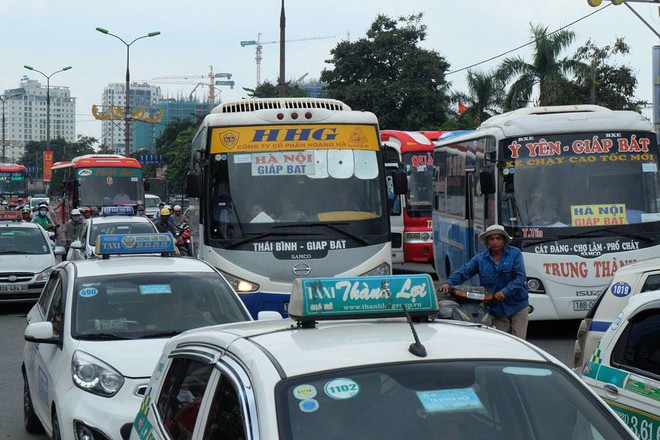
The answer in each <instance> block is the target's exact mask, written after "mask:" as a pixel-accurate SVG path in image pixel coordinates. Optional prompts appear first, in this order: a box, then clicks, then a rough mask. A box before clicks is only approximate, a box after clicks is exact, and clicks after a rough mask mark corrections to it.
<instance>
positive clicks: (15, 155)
mask: <svg viewBox="0 0 660 440" xmlns="http://www.w3.org/2000/svg"><path fill="white" fill-rule="evenodd" d="M46 92H47V88H46V86H45V85H42V84H41V83H40V82H39V81H37V80H34V79H30V78H29V77H28V76H23V78H21V80H20V83H19V87H18V88H15V89H9V90H5V92H4V96H7V97H11V98H8V99H7V101H6V102H5V106H4V107H5V115H4V116H5V123H4V129H5V133H4V138H5V142H6V156H7V161H9V162H16V161H17V160H18V159H19V158H20V157H21V156H22V155H23V150H24V147H25V144H26V143H27V142H29V141H46V137H47V130H46V121H47V120H49V119H50V138H51V139H57V138H64V140H66V141H67V142H75V140H76V98H72V97H71V91H70V90H69V88H68V87H62V86H53V85H51V86H50V93H49V95H50V118H48V116H47V113H46V110H47V107H48V106H47V104H46V98H47V93H46ZM0 117H1V115H0Z"/></svg>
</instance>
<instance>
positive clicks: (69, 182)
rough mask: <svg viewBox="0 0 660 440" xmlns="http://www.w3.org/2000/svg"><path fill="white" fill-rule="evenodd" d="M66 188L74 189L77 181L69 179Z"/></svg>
mask: <svg viewBox="0 0 660 440" xmlns="http://www.w3.org/2000/svg"><path fill="white" fill-rule="evenodd" d="M66 189H67V190H68V191H73V190H75V189H76V181H75V180H67V182H66Z"/></svg>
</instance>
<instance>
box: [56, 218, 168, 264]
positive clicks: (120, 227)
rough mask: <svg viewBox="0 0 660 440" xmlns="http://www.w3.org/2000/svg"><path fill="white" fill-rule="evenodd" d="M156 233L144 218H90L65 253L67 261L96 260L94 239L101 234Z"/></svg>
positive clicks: (154, 228)
mask: <svg viewBox="0 0 660 440" xmlns="http://www.w3.org/2000/svg"><path fill="white" fill-rule="evenodd" d="M155 232H158V230H157V229H156V226H155V225H154V224H153V222H152V221H151V220H149V219H148V218H146V217H132V216H125V215H116V216H109V217H92V218H90V219H89V220H87V221H86V222H85V223H84V224H83V226H82V228H81V229H80V233H79V234H78V239H77V240H74V241H73V242H72V243H71V245H70V247H69V252H68V253H67V256H66V259H67V260H85V259H88V258H98V256H97V255H96V252H95V248H96V239H97V238H98V236H99V235H102V234H151V233H155Z"/></svg>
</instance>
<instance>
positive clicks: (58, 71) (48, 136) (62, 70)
mask: <svg viewBox="0 0 660 440" xmlns="http://www.w3.org/2000/svg"><path fill="white" fill-rule="evenodd" d="M23 67H25V68H26V69H27V70H32V71H33V72H37V73H41V74H42V75H43V76H44V77H45V78H46V150H49V149H50V77H51V76H53V75H55V74H56V73H60V72H64V71H65V70H69V69H71V66H66V67H62V68H61V69H60V70H56V71H55V72H53V73H51V74H50V75H46V74H45V73H44V72H42V71H41V70H38V69H35V68H34V67H32V66H23Z"/></svg>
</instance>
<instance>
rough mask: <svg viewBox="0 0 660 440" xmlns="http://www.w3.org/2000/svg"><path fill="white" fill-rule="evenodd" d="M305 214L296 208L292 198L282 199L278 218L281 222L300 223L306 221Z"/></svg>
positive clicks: (284, 197) (285, 196)
mask: <svg viewBox="0 0 660 440" xmlns="http://www.w3.org/2000/svg"><path fill="white" fill-rule="evenodd" d="M306 217H307V216H306V215H305V213H304V212H303V211H302V210H300V209H299V208H298V207H297V206H296V202H295V201H294V200H293V198H292V197H290V196H288V195H283V196H282V198H281V199H280V215H279V217H278V218H277V219H278V220H279V221H281V222H298V221H304V220H306Z"/></svg>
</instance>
